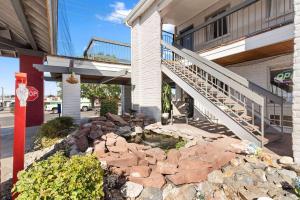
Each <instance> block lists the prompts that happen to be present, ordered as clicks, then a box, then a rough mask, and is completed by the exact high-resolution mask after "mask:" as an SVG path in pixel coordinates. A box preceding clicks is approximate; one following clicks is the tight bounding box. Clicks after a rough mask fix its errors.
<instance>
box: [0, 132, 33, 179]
mask: <svg viewBox="0 0 300 200" xmlns="http://www.w3.org/2000/svg"><path fill="white" fill-rule="evenodd" d="M38 128H39V127H30V128H27V129H26V139H25V141H26V150H29V149H30V146H31V145H32V143H33V139H34V136H35V135H36V133H37V130H38ZM13 131H14V129H13V128H1V132H0V134H1V141H0V142H1V143H0V147H1V149H0V150H1V152H0V157H1V160H0V162H1V183H3V182H5V181H7V180H8V179H10V178H11V177H12V165H13V138H14V134H13Z"/></svg>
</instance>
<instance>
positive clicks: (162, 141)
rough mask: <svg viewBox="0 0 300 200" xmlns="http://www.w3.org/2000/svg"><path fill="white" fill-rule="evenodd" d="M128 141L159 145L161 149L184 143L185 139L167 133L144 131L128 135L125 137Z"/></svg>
mask: <svg viewBox="0 0 300 200" xmlns="http://www.w3.org/2000/svg"><path fill="white" fill-rule="evenodd" d="M127 141H128V142H134V143H138V144H144V145H148V146H151V147H152V148H154V147H159V148H161V149H163V150H169V149H175V148H176V147H179V146H182V145H184V144H185V141H184V140H183V139H182V138H181V137H179V138H175V137H172V136H169V135H164V134H158V133H155V132H152V131H144V132H143V133H142V134H138V135H136V136H130V137H128V138H127Z"/></svg>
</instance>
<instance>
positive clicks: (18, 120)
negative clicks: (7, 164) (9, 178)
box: [13, 73, 28, 184]
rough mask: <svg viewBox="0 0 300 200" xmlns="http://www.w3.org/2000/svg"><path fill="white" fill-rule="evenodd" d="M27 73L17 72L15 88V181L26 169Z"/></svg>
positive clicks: (14, 181)
mask: <svg viewBox="0 0 300 200" xmlns="http://www.w3.org/2000/svg"><path fill="white" fill-rule="evenodd" d="M26 85H27V74H26V73H16V90H15V122H14V127H15V128H14V149H13V151H14V154H13V155H14V157H13V183H14V184H15V183H16V182H17V180H18V178H17V174H18V172H19V171H21V170H23V169H24V153H25V130H26V129H25V128H26V100H27V98H28V89H27V88H26ZM24 100H25V103H24Z"/></svg>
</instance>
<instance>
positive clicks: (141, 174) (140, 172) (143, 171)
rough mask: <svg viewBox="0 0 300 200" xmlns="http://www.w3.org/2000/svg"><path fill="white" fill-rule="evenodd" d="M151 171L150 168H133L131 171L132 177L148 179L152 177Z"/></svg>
mask: <svg viewBox="0 0 300 200" xmlns="http://www.w3.org/2000/svg"><path fill="white" fill-rule="evenodd" d="M150 172H151V169H150V168H149V167H148V166H133V167H131V169H130V176H131V177H136V178H146V177H148V176H149V175H150Z"/></svg>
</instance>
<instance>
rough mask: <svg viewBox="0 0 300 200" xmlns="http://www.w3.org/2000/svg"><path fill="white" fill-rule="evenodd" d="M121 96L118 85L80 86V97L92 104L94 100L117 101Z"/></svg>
mask: <svg viewBox="0 0 300 200" xmlns="http://www.w3.org/2000/svg"><path fill="white" fill-rule="evenodd" d="M120 94H121V88H120V86H118V85H109V84H90V83H83V84H81V96H82V97H83V98H88V99H90V100H91V102H92V103H93V102H94V101H95V99H99V100H100V101H101V100H102V99H109V100H111V99H119V98H120Z"/></svg>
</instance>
